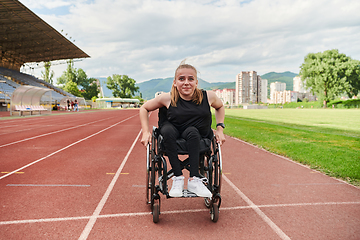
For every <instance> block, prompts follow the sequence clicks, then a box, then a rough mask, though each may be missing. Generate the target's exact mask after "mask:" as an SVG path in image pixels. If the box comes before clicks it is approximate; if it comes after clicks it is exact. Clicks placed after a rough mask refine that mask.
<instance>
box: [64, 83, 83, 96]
mask: <svg viewBox="0 0 360 240" xmlns="http://www.w3.org/2000/svg"><path fill="white" fill-rule="evenodd" d="M64 90H65V91H66V92H68V93H71V94H72V95H74V96H77V97H82V95H81V92H80V90H79V88H78V87H77V84H76V83H74V82H73V81H71V80H70V81H67V82H66V84H65V87H64Z"/></svg>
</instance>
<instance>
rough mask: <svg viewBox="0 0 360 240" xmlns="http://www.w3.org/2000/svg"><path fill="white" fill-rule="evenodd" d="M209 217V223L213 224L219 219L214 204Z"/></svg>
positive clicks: (216, 206) (217, 210) (216, 207)
mask: <svg viewBox="0 0 360 240" xmlns="http://www.w3.org/2000/svg"><path fill="white" fill-rule="evenodd" d="M210 217H211V221H213V222H217V220H218V219H219V207H218V205H217V204H216V203H214V204H213V205H212V206H211V209H210Z"/></svg>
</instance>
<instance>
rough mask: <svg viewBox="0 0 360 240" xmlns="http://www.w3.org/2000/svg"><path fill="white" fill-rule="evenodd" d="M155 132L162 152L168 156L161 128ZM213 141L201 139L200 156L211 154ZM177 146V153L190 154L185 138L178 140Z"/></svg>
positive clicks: (154, 129)
mask: <svg viewBox="0 0 360 240" xmlns="http://www.w3.org/2000/svg"><path fill="white" fill-rule="evenodd" d="M153 131H155V132H156V136H157V138H158V142H159V144H160V150H161V151H162V152H163V153H165V154H166V150H165V147H164V139H163V136H162V135H161V134H160V131H159V128H155V127H154V128H153ZM211 141H212V139H209V138H202V139H200V154H204V153H206V152H211ZM176 145H177V152H178V154H180V155H186V154H188V150H187V146H186V140H185V139H183V138H179V139H177V140H176Z"/></svg>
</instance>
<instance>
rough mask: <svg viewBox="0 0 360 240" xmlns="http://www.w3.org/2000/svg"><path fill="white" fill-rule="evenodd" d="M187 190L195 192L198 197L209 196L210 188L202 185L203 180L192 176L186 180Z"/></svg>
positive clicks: (210, 195)
mask: <svg viewBox="0 0 360 240" xmlns="http://www.w3.org/2000/svg"><path fill="white" fill-rule="evenodd" d="M188 191H190V192H192V193H195V194H196V195H197V196H198V197H206V198H211V197H212V194H211V192H210V190H209V189H208V188H207V187H206V186H205V185H204V183H203V180H202V179H200V178H198V177H193V179H192V180H190V178H189V180H188Z"/></svg>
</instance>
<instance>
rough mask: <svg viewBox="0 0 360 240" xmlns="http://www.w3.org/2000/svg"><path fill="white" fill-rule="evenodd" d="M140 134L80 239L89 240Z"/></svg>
mask: <svg viewBox="0 0 360 240" xmlns="http://www.w3.org/2000/svg"><path fill="white" fill-rule="evenodd" d="M140 133H141V130H140V132H139V134H138V135H137V137H136V138H135V140H134V142H133V144H132V145H131V147H130V149H129V151H128V152H127V154H126V156H125V158H124V160H123V161H122V163H121V165H120V167H119V169H118V170H117V171H116V173H115V176H114V177H113V179H112V180H111V183H110V185H109V186H108V188H107V190H106V192H105V194H104V196H103V197H102V199H101V200H100V202H99V204H98V205H97V207H96V209H95V211H94V213H93V215H92V216H91V217H90V219H89V222H88V223H87V224H86V226H85V229H84V230H83V232H82V233H81V235H80V237H79V239H87V237H88V236H89V234H90V232H91V230H92V228H93V227H94V224H95V222H96V220H97V218H98V217H99V215H100V212H101V210H102V209H103V207H104V205H105V203H106V201H107V199H108V197H109V196H110V193H111V191H112V190H113V188H114V186H115V183H116V181H117V180H118V178H119V176H120V173H121V171H122V170H123V168H124V166H125V163H126V161H127V160H128V158H129V156H130V153H131V152H132V150H133V149H134V147H135V144H136V142H137V141H138V139H139V137H140Z"/></svg>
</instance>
